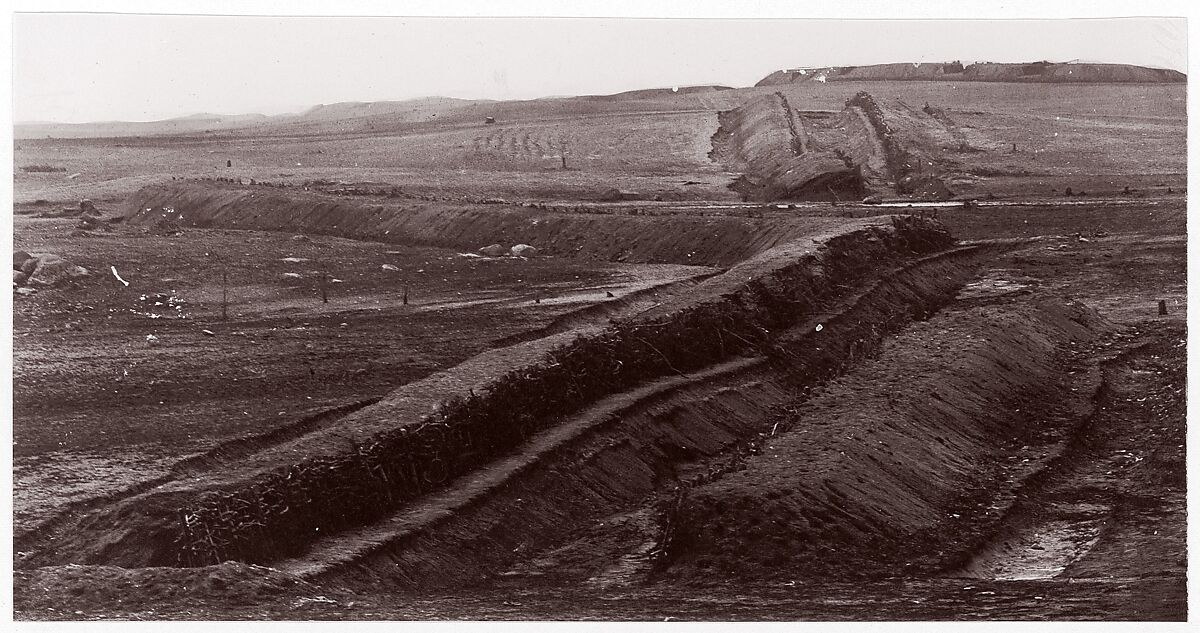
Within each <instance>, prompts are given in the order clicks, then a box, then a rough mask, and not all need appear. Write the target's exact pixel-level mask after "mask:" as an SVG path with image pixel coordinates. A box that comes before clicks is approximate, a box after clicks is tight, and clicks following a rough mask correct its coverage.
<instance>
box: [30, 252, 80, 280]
mask: <svg viewBox="0 0 1200 633" xmlns="http://www.w3.org/2000/svg"><path fill="white" fill-rule="evenodd" d="M35 261H36V262H37V263H36V264H35V265H34V267H33V270H32V271H30V272H29V273H28V275H29V279H28V282H29V283H30V284H31V285H35V286H43V287H49V286H57V285H59V284H61V283H63V282H66V281H70V280H72V279H75V278H78V277H86V276H87V275H88V269H86V268H84V267H83V266H77V265H75V264H73V263H71V262H69V261H67V260H65V259H63V258H61V257H59V256H58V255H41V256H39V257H38V258H37V259H36V260H35Z"/></svg>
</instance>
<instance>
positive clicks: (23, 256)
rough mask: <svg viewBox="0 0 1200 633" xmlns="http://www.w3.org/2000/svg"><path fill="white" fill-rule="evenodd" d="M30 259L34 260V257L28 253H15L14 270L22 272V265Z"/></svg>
mask: <svg viewBox="0 0 1200 633" xmlns="http://www.w3.org/2000/svg"><path fill="white" fill-rule="evenodd" d="M30 259H33V255H30V254H29V253H28V252H26V251H17V252H15V253H13V269H14V270H21V265H22V264H24V263H25V262H26V261H28V260H30Z"/></svg>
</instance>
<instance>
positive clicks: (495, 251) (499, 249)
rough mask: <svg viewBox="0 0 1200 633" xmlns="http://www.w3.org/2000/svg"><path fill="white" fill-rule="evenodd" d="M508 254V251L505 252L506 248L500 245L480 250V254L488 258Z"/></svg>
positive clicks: (492, 245)
mask: <svg viewBox="0 0 1200 633" xmlns="http://www.w3.org/2000/svg"><path fill="white" fill-rule="evenodd" d="M507 252H508V251H507V250H505V248H504V247H503V246H501V245H499V244H491V245H488V246H484V247H483V248H481V249H479V254H480V255H484V256H486V257H500V256H502V255H504V254H505V253H507Z"/></svg>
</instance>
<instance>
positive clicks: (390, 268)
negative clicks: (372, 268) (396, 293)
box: [380, 264, 400, 271]
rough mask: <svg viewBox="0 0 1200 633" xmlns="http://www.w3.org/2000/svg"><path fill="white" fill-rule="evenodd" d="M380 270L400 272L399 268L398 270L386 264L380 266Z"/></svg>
mask: <svg viewBox="0 0 1200 633" xmlns="http://www.w3.org/2000/svg"><path fill="white" fill-rule="evenodd" d="M380 268H382V269H384V270H394V271H395V270H400V269H399V268H397V267H395V266H393V265H391V264H384V265H382V266H380Z"/></svg>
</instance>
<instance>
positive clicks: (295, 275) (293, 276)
mask: <svg viewBox="0 0 1200 633" xmlns="http://www.w3.org/2000/svg"><path fill="white" fill-rule="evenodd" d="M301 276H302V275H301V274H300V273H283V278H284V279H300V277H301Z"/></svg>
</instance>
